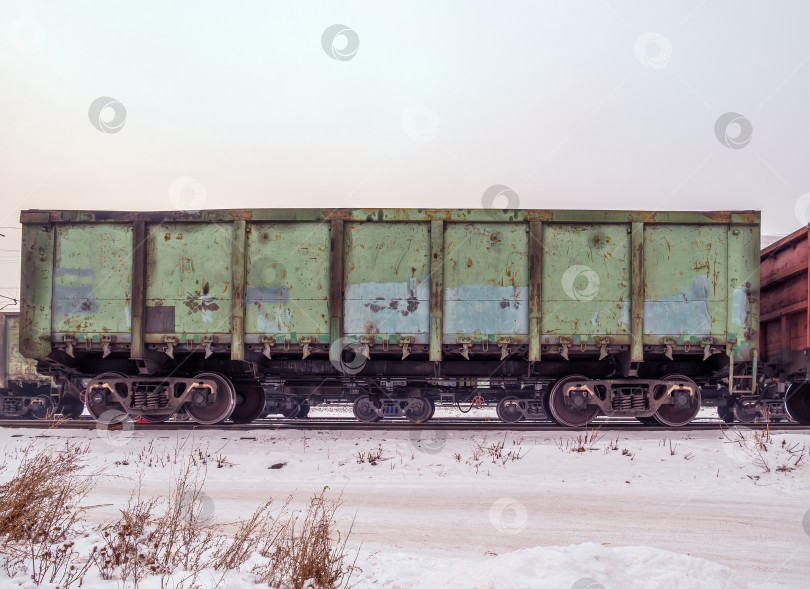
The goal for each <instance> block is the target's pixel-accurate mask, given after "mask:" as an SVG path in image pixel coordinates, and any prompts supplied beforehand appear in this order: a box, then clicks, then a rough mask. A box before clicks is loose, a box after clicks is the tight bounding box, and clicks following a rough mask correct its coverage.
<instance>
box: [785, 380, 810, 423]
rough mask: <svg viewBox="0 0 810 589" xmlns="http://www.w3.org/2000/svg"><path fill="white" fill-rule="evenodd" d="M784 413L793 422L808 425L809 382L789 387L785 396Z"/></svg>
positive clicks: (809, 417)
mask: <svg viewBox="0 0 810 589" xmlns="http://www.w3.org/2000/svg"><path fill="white" fill-rule="evenodd" d="M785 411H787V414H788V415H789V416H790V418H791V419H792V420H793V421H797V422H799V423H801V424H802V425H810V380H806V381H804V382H803V383H794V384H792V385H790V388H788V390H787V394H785Z"/></svg>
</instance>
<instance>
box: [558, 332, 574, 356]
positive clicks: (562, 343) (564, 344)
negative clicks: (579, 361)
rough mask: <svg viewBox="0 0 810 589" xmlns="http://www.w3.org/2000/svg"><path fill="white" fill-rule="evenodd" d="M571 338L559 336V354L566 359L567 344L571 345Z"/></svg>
mask: <svg viewBox="0 0 810 589" xmlns="http://www.w3.org/2000/svg"><path fill="white" fill-rule="evenodd" d="M571 343H572V342H571V340H570V339H568V338H567V337H561V338H560V356H562V357H563V358H565V359H566V360H568V346H570V345H571Z"/></svg>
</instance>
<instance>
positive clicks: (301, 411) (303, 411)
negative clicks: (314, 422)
mask: <svg viewBox="0 0 810 589" xmlns="http://www.w3.org/2000/svg"><path fill="white" fill-rule="evenodd" d="M307 415H309V401H307V400H306V399H304V400H303V401H301V405H299V407H298V415H296V418H298V419H304V418H306V416H307Z"/></svg>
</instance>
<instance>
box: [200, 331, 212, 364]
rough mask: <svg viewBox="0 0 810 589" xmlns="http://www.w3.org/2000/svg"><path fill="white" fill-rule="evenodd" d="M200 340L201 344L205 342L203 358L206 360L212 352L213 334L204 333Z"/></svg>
mask: <svg viewBox="0 0 810 589" xmlns="http://www.w3.org/2000/svg"><path fill="white" fill-rule="evenodd" d="M200 342H201V343H202V344H205V359H206V360H207V359H208V358H210V357H211V355H212V354H213V353H214V336H213V335H204V336H203V337H202V338H201V339H200Z"/></svg>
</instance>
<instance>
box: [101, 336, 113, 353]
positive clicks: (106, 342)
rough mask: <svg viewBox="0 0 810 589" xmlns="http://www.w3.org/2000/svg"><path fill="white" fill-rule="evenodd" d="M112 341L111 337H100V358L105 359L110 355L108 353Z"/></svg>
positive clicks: (110, 349)
mask: <svg viewBox="0 0 810 589" xmlns="http://www.w3.org/2000/svg"><path fill="white" fill-rule="evenodd" d="M112 341H113V338H112V336H111V335H102V336H101V349H102V350H103V351H102V354H101V357H102V358H106V357H107V356H109V355H110V352H111V351H112Z"/></svg>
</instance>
